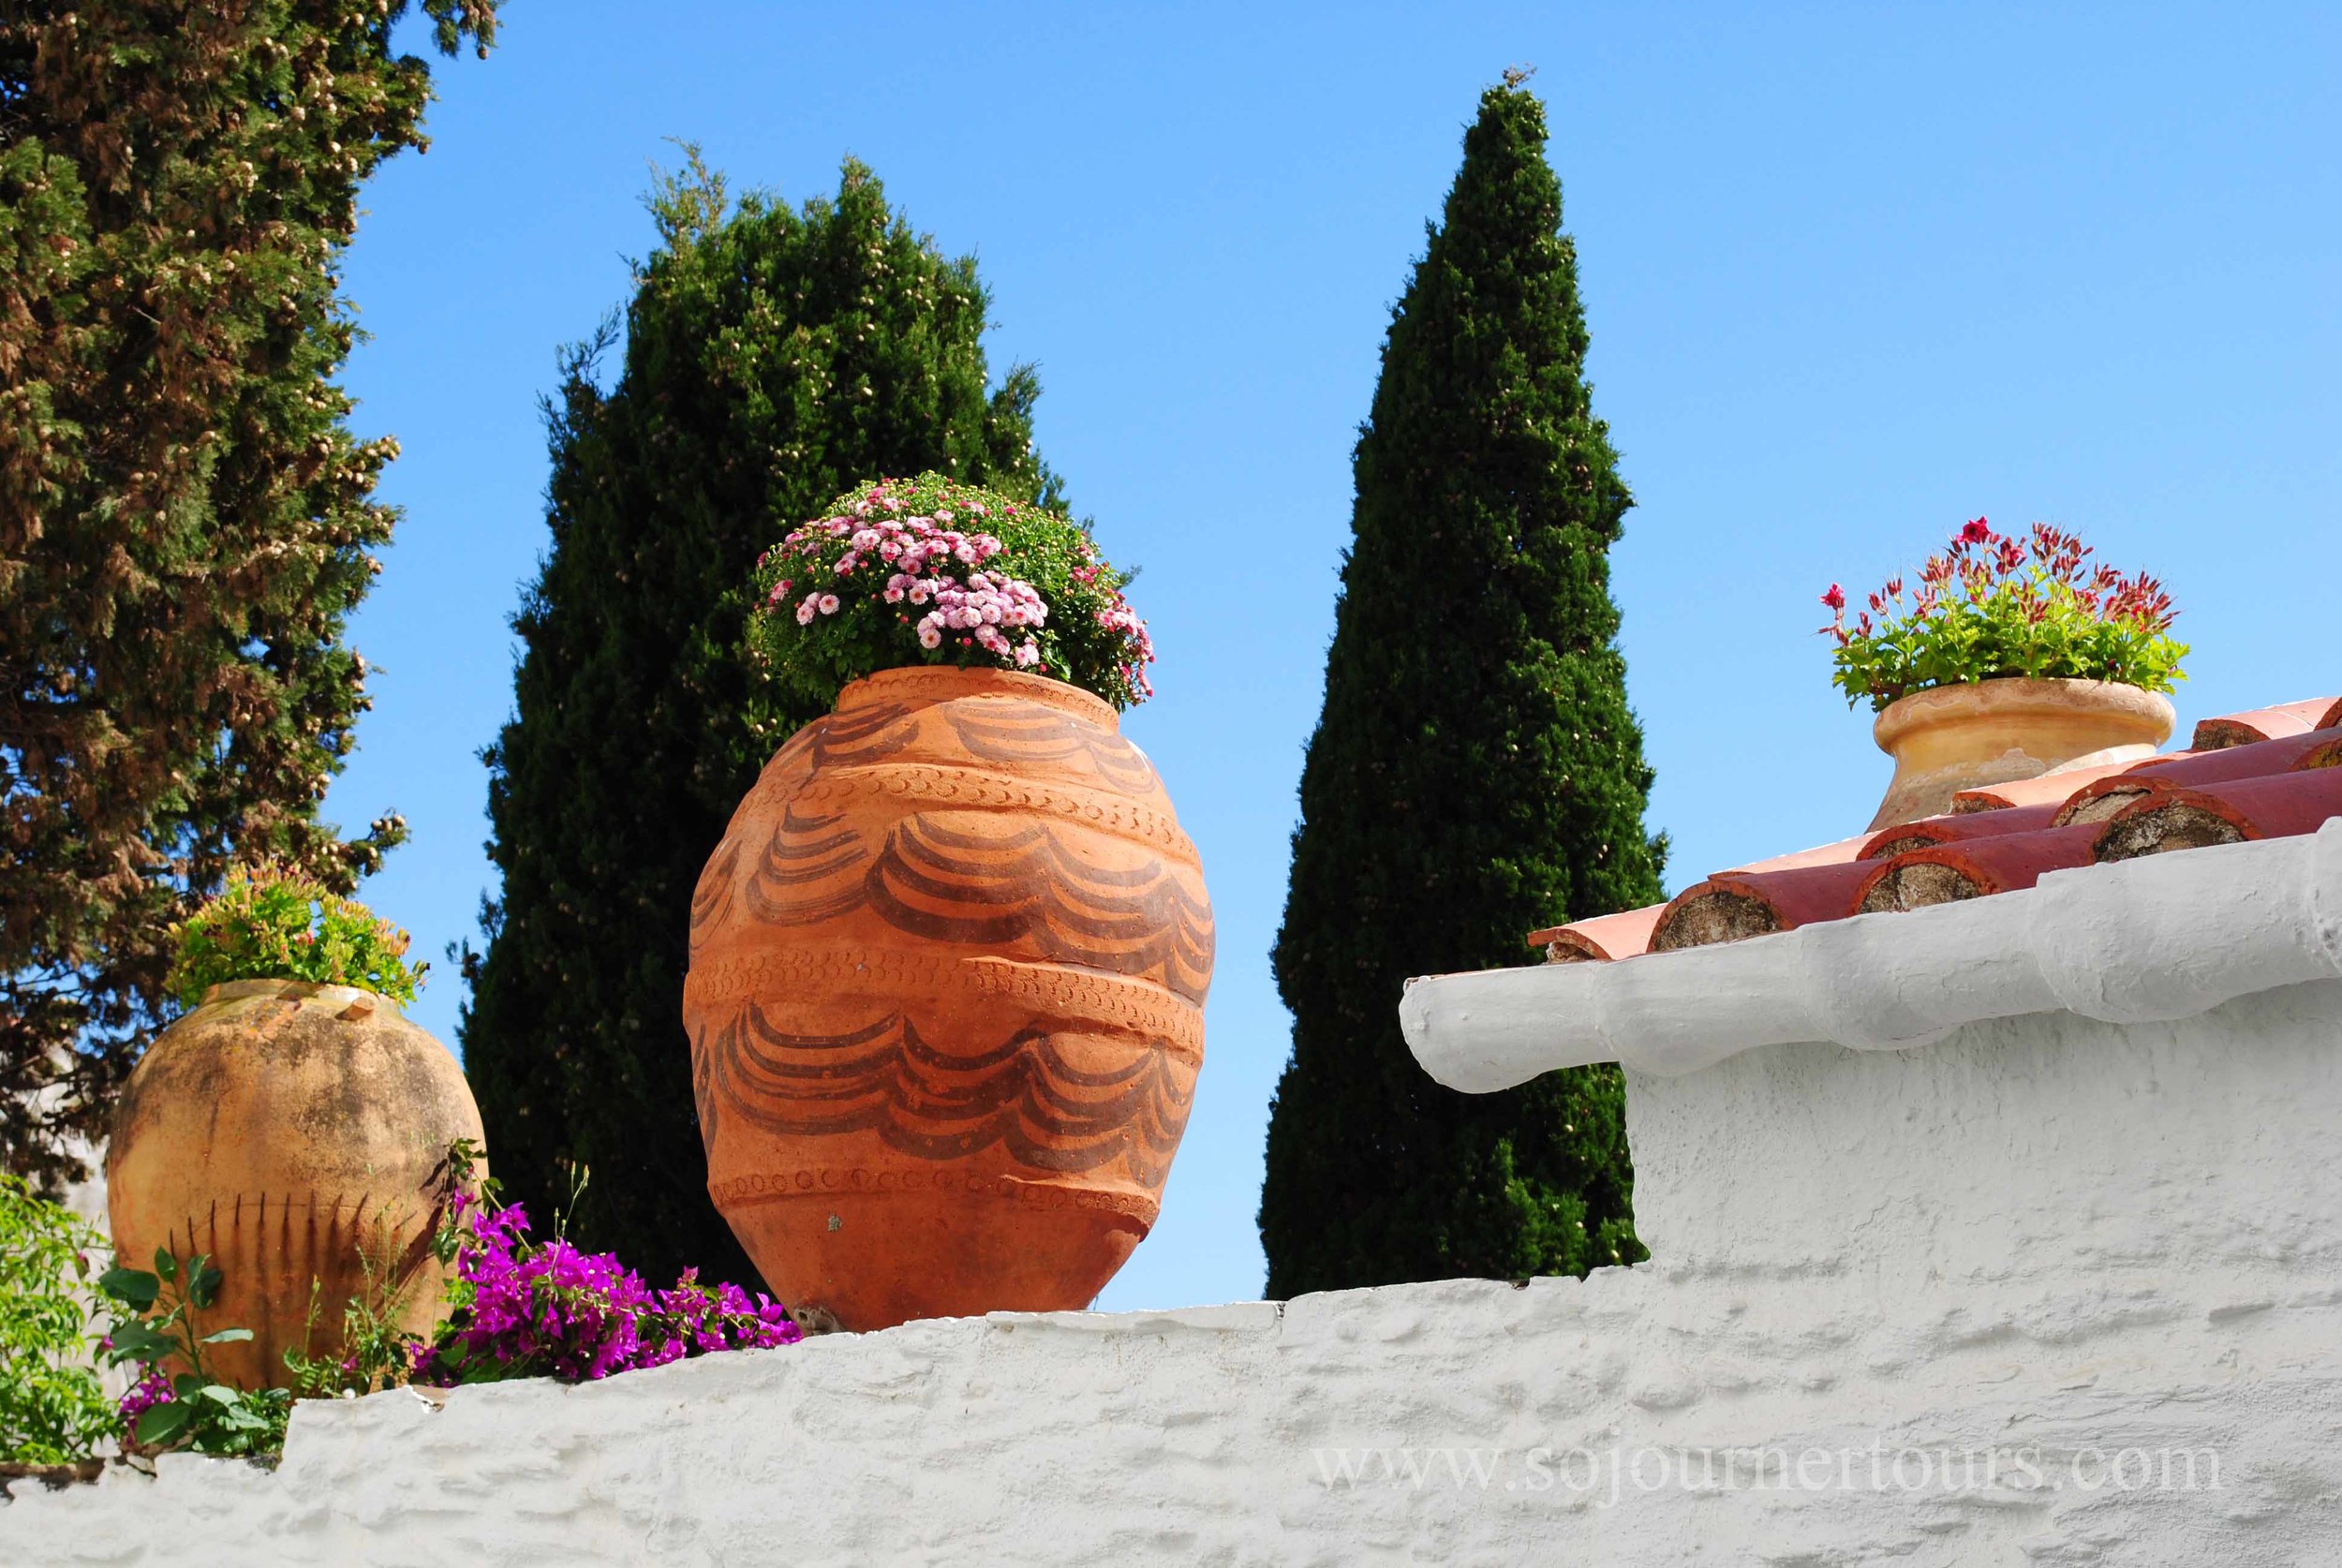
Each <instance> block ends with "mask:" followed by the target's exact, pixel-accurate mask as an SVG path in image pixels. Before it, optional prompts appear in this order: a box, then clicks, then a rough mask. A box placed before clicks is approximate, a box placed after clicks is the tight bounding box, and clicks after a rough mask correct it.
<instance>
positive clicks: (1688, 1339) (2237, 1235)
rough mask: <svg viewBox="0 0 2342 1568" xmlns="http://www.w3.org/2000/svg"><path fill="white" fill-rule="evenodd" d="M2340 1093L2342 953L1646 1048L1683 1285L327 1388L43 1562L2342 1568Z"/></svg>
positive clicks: (1634, 1094) (103, 1492)
mask: <svg viewBox="0 0 2342 1568" xmlns="http://www.w3.org/2000/svg"><path fill="white" fill-rule="evenodd" d="M2337 1111H2342V983H2336V982H2323V983H2319V984H2308V985H2301V986H2296V987H2292V988H2290V989H2285V990H2276V991H2270V992H2266V993H2263V994H2261V995H2259V996H2254V997H2250V998H2245V999H2243V1000H2239V1001H2235V1002H2231V1003H2229V1004H2227V1005H2225V1006H2223V1007H2220V1008H2217V1009H2216V1010H2214V1011H2212V1012H2209V1013H2201V1014H2200V1015H2198V1016H2195V1017H2192V1018H2188V1019H2186V1020H2183V1021H2181V1022H2178V1023H2172V1024H2157V1025H2114V1024H2103V1023H2095V1022H2090V1021H2087V1020H2083V1019H2080V1018H2076V1017H2074V1016H2072V1015H2070V1014H2062V1013H2061V1014H2046V1015H2041V1016H2037V1017H2033V1018H2029V1019H2022V1020H2013V1021H2008V1022H2002V1023H1995V1024H1985V1025H1978V1026H1973V1027H1970V1028H1964V1029H1962V1030H1959V1031H1957V1032H1956V1033H1954V1034H1953V1035H1952V1036H1951V1037H1949V1039H1947V1040H1945V1041H1943V1042H1942V1043H1938V1044H1935V1045H1934V1046H1931V1047H1928V1048H1925V1049H1922V1050H1918V1051H1913V1052H1907V1053H1858V1052H1851V1051H1847V1050H1844V1049H1842V1048H1840V1047H1837V1046H1834V1045H1819V1044H1804V1045H1786V1046H1773V1047H1768V1048H1765V1049H1761V1050H1757V1051H1752V1052H1750V1053H1747V1054H1745V1055H1742V1056H1741V1057H1738V1058H1735V1059H1733V1060H1730V1061H1727V1062H1725V1063H1723V1064H1721V1065H1720V1066H1717V1067H1715V1068H1713V1069H1712V1070H1710V1071H1708V1072H1699V1073H1695V1074H1692V1075H1690V1076H1687V1077H1681V1078H1666V1079H1661V1078H1651V1077H1645V1076H1642V1075H1639V1074H1637V1075H1634V1076H1632V1077H1630V1080H1629V1117H1630V1132H1631V1134H1632V1137H1633V1139H1634V1144H1635V1148H1636V1152H1637V1159H1638V1166H1639V1176H1640V1180H1639V1184H1638V1186H1639V1191H1638V1197H1639V1207H1640V1210H1641V1214H1642V1216H1643V1222H1644V1225H1645V1229H1646V1235H1647V1236H1648V1237H1649V1238H1650V1240H1651V1242H1652V1245H1653V1248H1654V1250H1656V1251H1657V1252H1658V1253H1659V1259H1658V1260H1657V1261H1655V1262H1654V1263H1653V1264H1651V1265H1646V1266H1644V1267H1640V1268H1636V1269H1631V1270H1623V1269H1612V1270H1607V1271H1604V1272H1602V1273H1599V1274H1596V1275H1594V1276H1593V1278H1592V1279H1590V1280H1585V1281H1583V1282H1579V1281H1576V1280H1538V1281H1535V1282H1533V1283H1532V1284H1530V1285H1529V1286H1527V1287H1526V1288H1524V1289H1514V1288H1511V1287H1509V1286H1506V1285H1504V1284H1491V1283H1486V1282H1478V1281H1453V1282H1449V1283H1445V1284H1433V1285H1418V1286H1401V1287H1392V1288H1388V1289H1383V1290H1372V1291H1354V1292H1345V1293H1341V1294H1328V1295H1317V1296H1305V1297H1302V1298H1300V1299H1298V1300H1296V1301H1293V1302H1291V1303H1289V1304H1286V1305H1284V1306H1283V1307H1282V1308H1280V1307H1278V1306H1275V1305H1269V1304H1251V1305H1244V1306H1237V1307H1226V1308H1217V1309H1200V1310H1193V1311H1181V1312H1170V1313H1124V1314H1119V1315H1111V1316H1109V1315H1089V1314H1061V1315H1054V1316H1045V1317H1031V1316H1001V1317H996V1318H990V1319H983V1320H967V1321H959V1322H948V1323H928V1324H911V1325H909V1326H907V1327H904V1328H899V1329H895V1330H891V1331H889V1332H886V1333H883V1334H874V1335H867V1336H860V1337H847V1336H835V1337H831V1338H828V1339H817V1340H813V1341H810V1342H808V1343H807V1344H804V1345H801V1346H797V1347H793V1348H791V1349H788V1350H784V1351H773V1352H754V1353H745V1354H735V1355H729V1356H719V1357H714V1358H711V1359H707V1360H703V1361H694V1362H686V1363H681V1364H678V1365H675V1366H672V1367H667V1368H660V1369H658V1370H655V1371H650V1372H643V1373H636V1374H632V1375H630V1376H627V1377H622V1378H618V1379H615V1380H613V1381H611V1382H609V1383H603V1384H600V1385H595V1386H590V1387H583V1388H573V1389H565V1388H558V1387H555V1386H553V1385H551V1384H548V1383H521V1384H511V1385H506V1386H502V1387H487V1388H477V1389H468V1390H462V1391H458V1392H457V1393H456V1394H454V1395H453V1396H452V1398H450V1399H449V1401H448V1403H447V1406H446V1408H445V1409H444V1410H438V1411H434V1410H432V1409H430V1408H429V1407H428V1406H426V1405H425V1404H424V1403H423V1402H422V1400H421V1399H420V1398H416V1397H415V1396H413V1395H409V1394H404V1393H402V1394H394V1395H383V1396H378V1397H377V1398H371V1399H365V1400H359V1401H354V1402H350V1403H345V1404H339V1405H304V1406H303V1407H301V1408H300V1410H299V1411H298V1412H297V1413H296V1414H295V1417H294V1426H293V1433H292V1440H291V1442H290V1443H289V1446H288V1449H287V1452H286V1457H285V1460H284V1464H283V1466H282V1468H281V1469H279V1470H278V1471H276V1472H274V1473H269V1472H263V1471H259V1470H257V1469H253V1468H251V1467H247V1466H243V1465H237V1464H225V1463H217V1462H212V1461H203V1460H196V1459H176V1460H166V1461H165V1462H164V1464H163V1466H162V1471H161V1474H160V1476H159V1478H157V1479H156V1480H152V1481H149V1480H145V1479H143V1478H140V1477H136V1476H129V1475H124V1474H121V1473H115V1474H111V1475H110V1476H109V1477H108V1479H107V1480H106V1481H104V1482H103V1483H101V1484H100V1485H98V1486H96V1487H81V1488H73V1489H68V1490H65V1491H59V1492H47V1491H43V1490H39V1489H37V1487H34V1486H33V1485H32V1484H29V1483H19V1484H17V1486H16V1487H14V1488H13V1489H14V1493H15V1501H12V1502H11V1503H10V1504H9V1505H8V1506H7V1507H6V1508H0V1561H5V1562H7V1563H44V1564H45V1563H72V1562H141V1561H153V1562H157V1563H159V1562H164V1561H184V1562H227V1561H233V1562H250V1563H264V1562H298V1563H336V1564H337V1563H347V1562H382V1563H416V1564H428V1565H430V1568H451V1565H459V1564H467V1563H540V1562H541V1563H548V1564H555V1563H558V1564H570V1563H585V1562H660V1563H763V1562H787V1563H809V1564H810V1563H862V1562H876V1563H893V1562H950V1563H962V1562H985V1563H1064V1564H1081V1565H1084V1568H1089V1565H1093V1564H1119V1563H1131V1562H1150V1561H1160V1562H1166V1563H1173V1562H1176V1563H1195V1562H1205V1563H1264V1564H1266V1563H1279V1564H1282V1563H1327V1564H1348V1563H1357V1562H1372V1561H1427V1562H1430V1561H1437V1562H1447V1561H1453V1562H1475V1563H1476V1562H1535V1563H1549V1562H1570V1563H1581V1562H1582V1563H1595V1564H1608V1563H1619V1564H1638V1565H1640V1564H1653V1563H1659V1564H1665V1563H1688V1562H1694V1561H1699V1562H1730V1563H1768V1564H1779V1565H1799V1568H1823V1565H1837V1564H1847V1565H1852V1564H1869V1563H1879V1562H1893V1563H1898V1564H1907V1565H1915V1568H1927V1565H1938V1564H1940V1565H1945V1568H1950V1565H1955V1564H1956V1565H1960V1568H1970V1565H1975V1564H2044V1563H2047V1564H2065V1563H2110V1564H2111V1563H2122V1564H2133V1563H2155V1564H2173V1565H2179V1564H2186V1565H2188V1568H2197V1565H2201V1564H2205V1563H2218V1564H2220V1565H2222V1568H2261V1565H2276V1564H2285V1565H2289V1568H2290V1565H2307V1564H2318V1565H2320V1568H2323V1565H2327V1564H2331V1563H2334V1562H2335V1561H2342V1246H2338V1245H2337V1237H2338V1236H2342V1161H2336V1160H2335V1159H2334V1158H2333V1152H2334V1142H2335V1139H2334V1130H2335V1125H2336V1120H2337V1116H2336V1113H2337ZM1404 1178H1405V1173H1403V1172H1393V1173H1392V1179H1393V1180H1394V1181H1397V1180H1402V1179H1404ZM1947 1455H1949V1458H1950V1461H1951V1462H1950V1464H1949V1469H1951V1470H1952V1471H1953V1472H1954V1480H1953V1483H1952V1484H1951V1485H1950V1486H1949V1487H1947V1485H1946V1484H1945V1472H1946V1470H1947V1468H1948V1467H1947V1463H1946V1456H1947ZM1590 1466H1592V1467H1593V1471H1592V1472H1590V1470H1589V1467H1590ZM1687 1472H1688V1485H1687V1484H1686V1474H1687ZM1345 1474H1346V1475H1347V1477H1348V1479H1345ZM1590 1479H1591V1484H1589V1481H1590ZM1613 1487H1615V1490H1613Z"/></svg>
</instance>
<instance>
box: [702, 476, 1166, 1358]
mask: <svg viewBox="0 0 2342 1568" xmlns="http://www.w3.org/2000/svg"><path fill="white" fill-rule="evenodd" d="M1127 581H1128V578H1127V574H1125V573H1122V572H1119V571H1117V570H1115V569H1114V568H1113V567H1111V566H1110V565H1108V564H1107V563H1106V562H1105V561H1104V559H1102V558H1101V557H1100V555H1099V554H1098V551H1097V548H1096V546H1095V544H1094V543H1093V542H1092V541H1091V540H1090V538H1089V533H1088V531H1087V530H1086V529H1085V528H1084V527H1082V526H1081V525H1077V524H1075V523H1073V522H1070V521H1068V520H1067V519H1065V518H1064V517H1061V516H1059V515H1058V514H1056V513H1054V512H1051V511H1048V510H1045V509H1043V508H1040V507H1037V506H1034V505H1032V504H1030V503H1028V502H1021V501H1017V500H1014V499H1011V498H1009V497H1005V496H999V495H995V494H992V493H989V492H986V491H984V490H980V489H976V488H973V487H971V486H969V485H964V484H959V483H956V482H955V481H951V480H948V479H945V478H943V477H941V475H937V474H931V473H930V474H922V475H920V476H919V477H918V478H917V479H914V480H886V481H879V482H877V483H873V484H868V485H865V486H863V487H861V488H858V489H856V490H854V491H852V492H850V493H848V494H847V495H845V496H840V497H838V498H837V501H835V502H834V503H832V505H831V507H830V508H829V510H828V512H827V514H826V515H824V516H823V517H821V518H818V519H815V520H814V521H812V522H809V523H808V524H806V525H803V526H801V527H798V528H796V529H793V530H792V531H791V532H790V533H789V534H788V535H787V537H785V538H784V539H782V540H780V541H779V542H778V544H776V545H775V546H774V547H773V549H772V550H770V551H769V552H767V553H766V554H765V555H764V556H763V559H762V560H761V561H760V562H759V564H758V566H757V570H756V574H755V578H754V585H755V592H756V595H757V600H758V604H759V606H760V608H759V610H758V613H757V614H755V615H754V616H753V617H752V622H751V631H750V637H751V645H752V647H753V648H754V649H755V651H756V654H757V657H758V658H761V659H762V660H763V662H764V663H765V665H766V667H767V669H768V671H769V673H770V676H771V678H772V679H773V680H774V681H775V682H777V683H778V686H779V687H780V688H782V689H784V690H788V691H791V692H793V693H795V694H797V695H798V696H799V697H800V698H804V699H808V700H810V701H812V702H816V703H833V702H834V707H833V709H832V711H831V712H830V713H829V714H828V716H827V717H823V718H821V719H819V720H817V721H816V722H814V723H812V724H809V725H808V726H807V727H806V728H805V729H803V730H801V731H800V732H797V733H796V734H795V735H794V736H793V737H792V738H791V739H790V740H789V741H788V743H787V744H786V745H784V746H783V747H781V748H780V750H779V751H778V753H777V754H776V755H775V756H774V758H773V759H772V761H771V762H770V763H769V764H768V765H767V766H766V767H765V769H764V772H763V777H760V778H759V780H758V781H757V783H756V786H755V787H754V788H753V789H752V790H751V791H749V795H748V797H747V798H746V799H745V800H743V801H742V802H741V804H740V806H739V809H738V810H737V812H736V813H735V814H734V817H733V820H732V823H731V827H730V830H729V831H728V832H727V833H726V834H725V836H724V838H723V841H722V842H721V843H720V844H719V846H718V847H717V849H716V851H715V853H714V855H713V856H712V857H711V858H710V859H709V861H708V863H707V868H706V871H705V873H704V875H703V877H702V878H701V880H700V883H699V886H698V888H697V890H696V893H695V895H694V896H693V899H692V907H691V959H690V973H689V980H688V982H687V984H686V986H685V989H684V1020H685V1024H686V1027H687V1028H688V1029H689V1036H690V1041H691V1054H692V1069H693V1081H694V1086H695V1092H696V1095H697V1098H698V1108H699V1115H700V1126H701V1132H702V1134H703V1136H704V1139H705V1143H706V1148H707V1157H708V1192H709V1194H710V1196H711V1197H712V1198H713V1199H714V1201H715V1203H716V1206H717V1207H718V1208H719V1210H721V1211H722V1213H723V1214H724V1217H725V1218H726V1219H727V1220H729V1221H730V1222H731V1224H732V1228H733V1230H734V1233H735V1234H736V1235H738V1236H739V1237H740V1240H741V1242H742V1244H743V1245H744V1246H745V1247H746V1248H747V1250H748V1251H749V1256H750V1257H751V1258H753V1259H754V1260H755V1262H756V1265H757V1266H758V1267H759V1268H760V1269H761V1270H763V1274H764V1278H765V1280H766V1281H767V1282H768V1283H769V1284H770V1285H771V1286H772V1287H773V1289H774V1290H775V1292H776V1293H777V1294H780V1295H781V1296H782V1297H783V1298H784V1299H786V1300H788V1301H790V1302H792V1303H794V1304H797V1305H799V1306H801V1307H804V1308H808V1309H826V1310H827V1311H828V1312H830V1313H832V1314H834V1315H835V1317H836V1318H837V1321H838V1322H839V1323H840V1324H843V1325H844V1326H845V1327H847V1328H852V1329H862V1328H875V1327H882V1326H884V1325H886V1324H895V1323H900V1322H903V1321H905V1320H907V1319H911V1318H915V1317H937V1316H957V1315H964V1314H970V1313H976V1312H984V1311H989V1310H993V1309H1054V1308H1078V1307H1082V1306H1086V1305H1087V1304H1088V1303H1089V1300H1090V1299H1091V1298H1092V1297H1093V1296H1094V1295H1095V1294H1097V1292H1098V1290H1099V1288H1100V1287H1101V1286H1103V1285H1104V1283H1105V1281H1106V1280H1107V1279H1108V1278H1109V1277H1111V1276H1112V1274H1113V1273H1114V1271H1115V1270H1116V1269H1117V1268H1118V1267H1119V1266H1120V1265H1121V1264H1122V1261H1123V1260H1124V1259H1125V1258H1127V1257H1128V1256H1129V1255H1130V1251H1131V1250H1132V1248H1133V1247H1134V1246H1135V1245H1136V1244H1137V1242H1138V1240H1139V1239H1140V1237H1142V1236H1144V1235H1146V1233H1147V1231H1148V1228H1149V1226H1150V1225H1151V1224H1152V1223H1153V1221H1154V1218H1155V1214H1156V1209H1157V1206H1158V1202H1159V1199H1160V1196H1161V1193H1162V1191H1163V1183H1164V1176H1165V1175H1166V1174H1167V1172H1168V1170H1169V1166H1170V1162H1171V1156H1172V1153H1173V1151H1174V1150H1175V1149H1176V1148H1177V1146H1178V1141H1179V1135H1180V1133H1181V1132H1183V1131H1184V1129H1185V1127H1186V1122H1187V1114H1188V1106H1189V1102H1190V1100H1191V1097H1192V1095H1193V1089H1194V1083H1195V1074H1196V1071H1197V1068H1198V1067H1199V1065H1200V1064H1201V1062H1202V1058H1203V1040H1204V1024H1203V1003H1204V995H1205V990H1206V987H1207V986H1208V984H1209V981H1210V977H1211V963H1212V918H1211V907H1210V904H1209V901H1208V897H1207V895H1206V894H1205V890H1204V882H1203V875H1202V870H1201V867H1200V866H1199V865H1198V864H1197V860H1196V855H1195V849H1194V846H1193V844H1192V843H1190V842H1189V840H1188V838H1187V836H1186V835H1185V834H1183V833H1181V832H1180V831H1179V827H1178V819H1177V817H1176V815H1175V814H1174V812H1173V810H1172V807H1171V802H1170V800H1169V798H1168V797H1167V796H1166V795H1165V794H1164V789H1163V785H1162V783H1161V781H1160V780H1159V779H1158V778H1157V777H1156V776H1155V771H1154V769H1153V767H1152V766H1151V765H1149V762H1148V761H1147V759H1146V757H1145V756H1144V755H1143V754H1142V753H1141V752H1140V751H1139V750H1138V748H1137V747H1134V746H1133V745H1132V744H1131V743H1130V742H1129V741H1127V740H1125V739H1124V738H1123V737H1122V735H1121V733H1120V728H1119V722H1118V719H1117V713H1118V710H1119V709H1122V708H1125V707H1128V706H1130V705H1131V704H1133V703H1137V702H1139V701H1141V700H1143V699H1144V698H1145V697H1146V696H1148V695H1149V686H1148V682H1147V671H1146V667H1147V665H1148V663H1149V661H1150V660H1151V658H1153V653H1152V649H1151V647H1150V645H1149V641H1148V637H1147V631H1146V628H1145V626H1144V624H1143V623H1142V622H1141V621H1140V620H1139V619H1138V617H1137V616H1136V615H1135V614H1134V613H1133V612H1132V610H1131V607H1130V605H1129V603H1128V602H1127V601H1126V600H1125V599H1123V597H1122V592H1121V590H1122V587H1123V584H1125V583H1126V582H1127Z"/></svg>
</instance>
